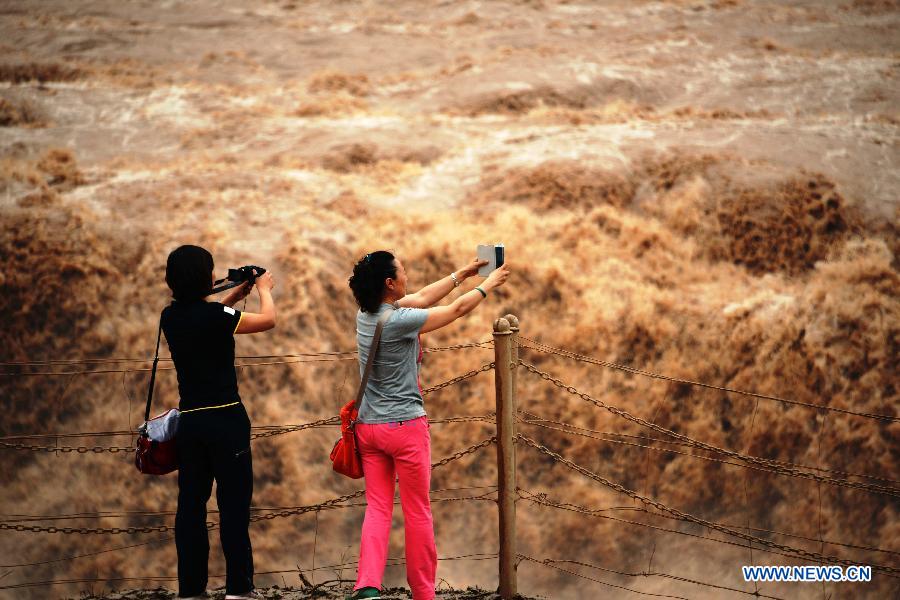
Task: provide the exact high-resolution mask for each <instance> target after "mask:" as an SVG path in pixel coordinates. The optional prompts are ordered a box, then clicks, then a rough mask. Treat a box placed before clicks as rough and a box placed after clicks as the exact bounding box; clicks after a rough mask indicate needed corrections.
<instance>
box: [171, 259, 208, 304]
mask: <svg viewBox="0 0 900 600" xmlns="http://www.w3.org/2000/svg"><path fill="white" fill-rule="evenodd" d="M214 267H215V264H214V263H213V257H212V254H210V253H209V251H207V250H206V249H204V248H201V247H200V246H190V245H185V246H179V247H178V248H175V249H174V250H172V252H171V253H170V254H169V259H168V260H167V261H166V283H167V284H168V285H169V288H171V290H172V296H173V297H174V298H175V299H176V300H180V301H182V302H191V301H196V300H202V299H203V298H205V297H207V296H209V295H210V294H211V293H212V271H213V268H214Z"/></svg>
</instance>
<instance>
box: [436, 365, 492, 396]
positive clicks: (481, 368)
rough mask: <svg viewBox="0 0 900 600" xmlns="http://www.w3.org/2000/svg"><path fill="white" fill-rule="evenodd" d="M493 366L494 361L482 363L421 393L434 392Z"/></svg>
mask: <svg viewBox="0 0 900 600" xmlns="http://www.w3.org/2000/svg"><path fill="white" fill-rule="evenodd" d="M493 368H494V363H493V362H489V363H487V364H484V365H482V366H481V367H480V368H478V369H473V370H471V371H469V372H468V373H465V374H463V375H460V376H459V377H454V378H453V379H448V380H447V381H445V382H443V383H439V384H437V385H436V386H434V387H430V388H426V389H424V390H422V395H423V396H425V395H426V394H430V393H431V392H436V391H438V390H442V389H444V388H445V387H450V386H451V385H456V384H457V383H459V382H461V381H465V380H466V379H471V378H472V377H475V376H476V375H480V374H481V373H484V372H486V371H490V370H491V369H493Z"/></svg>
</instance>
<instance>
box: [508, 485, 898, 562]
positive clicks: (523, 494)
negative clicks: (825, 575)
mask: <svg viewBox="0 0 900 600" xmlns="http://www.w3.org/2000/svg"><path fill="white" fill-rule="evenodd" d="M516 492H517V493H518V496H519V498H521V499H522V500H526V501H528V502H532V503H534V504H537V505H539V506H545V507H547V508H555V509H559V510H565V511H569V512H574V513H578V514H583V515H586V516H589V517H594V518H597V519H607V520H610V521H616V522H618V523H625V524H627V525H635V526H638V527H644V528H647V529H654V530H656V531H662V532H665V533H674V534H677V535H682V536H686V537H693V538H697V539H701V540H704V541H708V542H714V543H717V544H725V545H728V546H736V547H738V548H749V545H748V544H743V543H740V542H735V541H732V540H722V539H718V538H712V537H707V536H703V535H697V534H696V533H689V532H687V531H680V530H678V529H669V528H667V527H660V526H658V525H653V524H650V523H642V522H640V521H631V520H629V519H621V518H619V517H613V516H610V515H606V514H602V513H605V512H612V511H619V510H627V511H629V512H639V513H643V514H646V515H649V516H652V517H659V518H663V519H671V520H674V521H679V522H683V521H682V520H681V519H677V518H675V517H673V516H672V515H666V514H661V513H656V512H651V511H649V510H647V509H646V508H641V507H616V508H595V509H592V508H587V507H584V506H581V505H578V504H574V503H571V502H559V501H556V500H552V499H551V498H550V497H549V496H548V495H547V494H546V493H537V494H536V493H534V492H531V491H529V490H525V489H522V488H519V489H517V490H516ZM717 524H718V525H721V526H723V527H729V528H738V529H747V527H746V526H744V525H730V524H728V523H717ZM750 529H752V530H754V531H760V532H764V533H772V534H776V535H782V536H786V537H793V538H797V539H801V540H805V541H808V542H815V543H820V542H821V541H823V540H819V539H817V538H810V537H805V536H801V535H797V534H793V533H786V532H784V531H775V530H771V529H758V528H755V527H751V528H750ZM824 541H825V543H826V544H827V545H829V546H841V547H845V548H853V549H854V550H864V551H867V552H883V553H885V554H892V555H894V556H900V552H897V551H896V550H887V549H885V548H875V547H872V546H859V545H855V544H848V543H846V542H836V541H833V540H824ZM766 551H767V552H770V553H772V554H778V555H780V556H786V557H788V558H796V559H801V560H814V559H810V558H809V557H798V556H794V555H792V554H788V553H785V552H780V551H777V550H766ZM815 562H821V561H815Z"/></svg>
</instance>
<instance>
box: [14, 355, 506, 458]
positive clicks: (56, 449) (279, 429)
mask: <svg viewBox="0 0 900 600" xmlns="http://www.w3.org/2000/svg"><path fill="white" fill-rule="evenodd" d="M493 368H494V363H493V362H490V363H486V364H484V365H482V366H481V367H479V368H477V369H473V370H471V371H469V372H467V373H463V374H462V375H459V376H457V377H453V378H451V379H448V380H447V381H444V382H442V383H439V384H437V385H435V386H432V387H429V388H426V389H424V390H422V395H423V396H426V395H428V394H431V393H433V392H437V391H439V390H442V389H444V388H447V387H450V386H453V385H456V384H458V383H461V382H463V381H466V380H467V379H471V378H473V377H476V376H477V375H480V374H481V373H485V372H487V371H490V370H491V369H493ZM490 415H492V413H490V414H489V415H484V416H463V417H450V418H448V419H437V420H434V421H429V423H435V424H438V423H464V422H475V421H486V420H487V419H488V417H489V416H490ZM338 424H340V417H337V416H332V417H326V418H324V419H320V420H318V421H313V422H311V423H304V424H301V425H285V426H281V425H275V426H267V427H266V429H265V431H257V432H255V433H252V434H251V436H250V438H251V439H260V438H267V437H273V436H276V435H283V434H286V433H292V432H296V431H303V430H305V429H311V428H317V427H326V426H336V425H338ZM70 435H71V436H79V437H82V436H86V435H89V434H84V433H76V434H70ZM92 435H98V436H99V435H108V436H113V435H134V433H133V432H98V433H97V434H92ZM36 437H38V436H29V435H18V436H10V437H7V438H0V448H5V449H9V450H28V451H32V452H52V453H54V454H56V453H63V454H68V453H72V452H75V453H78V454H87V453H95V454H100V453H103V452H109V453H113V454H115V453H117V452H134V451H135V448H134V447H133V446H127V447H126V446H59V445H53V446H47V445H42V444H26V443H22V442H19V443H10V442H8V441H6V440H7V439H34V438H36ZM59 437H61V436H59V435H52V434H41V438H42V439H46V438H51V439H52V438H59Z"/></svg>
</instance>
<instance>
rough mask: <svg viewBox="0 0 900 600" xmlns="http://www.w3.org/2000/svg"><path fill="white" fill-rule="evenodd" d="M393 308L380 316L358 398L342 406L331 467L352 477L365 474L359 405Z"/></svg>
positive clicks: (355, 477)
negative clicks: (358, 436) (359, 443)
mask: <svg viewBox="0 0 900 600" xmlns="http://www.w3.org/2000/svg"><path fill="white" fill-rule="evenodd" d="M393 312H394V309H393V308H390V309H388V310H386V311H385V312H384V313H382V315H381V317H379V318H378V325H376V326H375V334H374V335H373V336H372V345H371V346H370V347H369V358H368V360H366V370H365V371H364V372H363V376H362V379H361V380H360V382H359V390H358V391H357V392H356V398H355V399H354V400H351V401H350V402H348V403H347V404H345V405H344V407H343V408H341V437H340V438H339V439H338V441H337V442H335V444H334V448H332V449H331V463H332V465H331V467H332V468H333V469H334V470H335V471H337V472H338V473H340V474H341V475H346V476H347V477H349V478H350V479H359V478H360V477H362V476H363V467H362V457H361V456H360V455H359V448H358V447H357V444H356V430H355V429H356V420H357V419H358V418H359V407H360V405H361V404H362V401H363V396H365V393H366V385H367V384H368V383H369V375H371V374H372V366H373V365H374V364H375V354H377V353H378V342H379V341H381V332H382V330H384V324H385V323H387V320H388V319H389V318H390V316H391V313H393Z"/></svg>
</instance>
